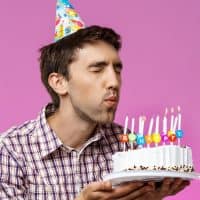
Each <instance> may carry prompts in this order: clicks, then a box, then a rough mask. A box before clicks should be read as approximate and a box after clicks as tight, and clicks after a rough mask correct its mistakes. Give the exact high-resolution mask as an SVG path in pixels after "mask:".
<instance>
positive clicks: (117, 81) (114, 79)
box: [106, 66, 121, 90]
mask: <svg viewBox="0 0 200 200" xmlns="http://www.w3.org/2000/svg"><path fill="white" fill-rule="evenodd" d="M106 83H107V84H106V88H107V89H114V90H119V89H120V86H121V74H120V73H119V72H117V71H116V70H115V69H114V67H113V66H109V67H108V68H107V76H106Z"/></svg>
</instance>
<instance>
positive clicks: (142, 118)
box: [136, 116, 146, 148]
mask: <svg viewBox="0 0 200 200" xmlns="http://www.w3.org/2000/svg"><path fill="white" fill-rule="evenodd" d="M145 120H146V117H145V116H140V117H139V133H138V135H137V139H136V141H137V144H138V147H139V148H142V147H143V145H144V144H145V139H144V136H143V135H144V122H145Z"/></svg>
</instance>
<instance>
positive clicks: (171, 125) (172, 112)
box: [170, 108, 174, 131]
mask: <svg viewBox="0 0 200 200" xmlns="http://www.w3.org/2000/svg"><path fill="white" fill-rule="evenodd" d="M173 125H174V108H171V124H170V130H171V131H172V129H173Z"/></svg>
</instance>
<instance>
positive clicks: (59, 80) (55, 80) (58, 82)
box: [48, 73, 68, 95]
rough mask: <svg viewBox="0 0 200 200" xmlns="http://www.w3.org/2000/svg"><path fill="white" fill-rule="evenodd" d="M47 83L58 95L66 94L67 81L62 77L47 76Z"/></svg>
mask: <svg viewBox="0 0 200 200" xmlns="http://www.w3.org/2000/svg"><path fill="white" fill-rule="evenodd" d="M48 83H49V85H50V87H51V88H52V89H53V90H54V91H55V92H56V93H57V94H58V95H65V94H67V93H68V81H67V79H66V78H65V77H64V76H63V75H61V74H58V73H51V74H49V77H48Z"/></svg>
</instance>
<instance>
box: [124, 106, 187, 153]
mask: <svg viewBox="0 0 200 200" xmlns="http://www.w3.org/2000/svg"><path fill="white" fill-rule="evenodd" d="M138 121H139V122H138V123H139V128H138V132H136V130H135V125H136V120H135V118H132V122H131V132H130V133H128V116H126V119H125V126H124V133H123V134H121V135H120V141H121V142H122V143H123V147H124V148H123V149H124V151H126V143H129V144H130V149H133V146H134V144H137V147H138V148H143V147H145V146H146V147H147V148H150V147H151V146H155V147H157V146H159V145H160V144H161V143H162V145H166V144H170V145H174V144H177V145H179V146H180V143H181V138H182V137H183V135H184V134H183V130H182V129H181V108H180V106H178V107H177V110H175V109H174V107H172V108H171V109H170V113H168V108H166V109H165V113H164V116H163V117H162V118H161V117H160V116H159V115H157V116H156V117H151V119H150V121H149V127H148V131H147V134H145V133H144V132H145V122H146V121H147V119H146V117H145V116H140V117H139V119H138ZM154 122H155V123H154ZM167 124H169V125H170V126H167ZM160 125H161V126H160ZM161 130H162V131H161Z"/></svg>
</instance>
